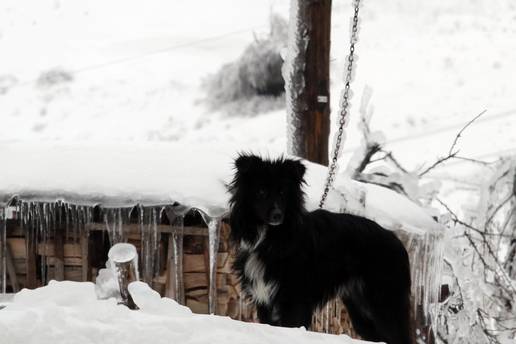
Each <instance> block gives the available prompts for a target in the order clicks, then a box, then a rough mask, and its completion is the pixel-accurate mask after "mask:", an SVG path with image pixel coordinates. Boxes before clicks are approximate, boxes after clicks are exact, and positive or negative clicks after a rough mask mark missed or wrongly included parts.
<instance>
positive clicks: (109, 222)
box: [104, 208, 127, 246]
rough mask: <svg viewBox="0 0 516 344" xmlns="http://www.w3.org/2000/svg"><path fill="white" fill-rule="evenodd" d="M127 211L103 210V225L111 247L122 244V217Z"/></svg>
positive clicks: (123, 237)
mask: <svg viewBox="0 0 516 344" xmlns="http://www.w3.org/2000/svg"><path fill="white" fill-rule="evenodd" d="M126 211H127V209H122V208H108V209H104V223H105V224H106V231H107V233H108V236H109V242H110V243H111V245H112V246H114V245H116V244H118V243H121V242H124V241H125V240H126V238H125V236H124V216H123V215H122V213H124V214H125V212H126Z"/></svg>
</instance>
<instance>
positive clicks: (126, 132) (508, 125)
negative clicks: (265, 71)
mask: <svg viewBox="0 0 516 344" xmlns="http://www.w3.org/2000/svg"><path fill="white" fill-rule="evenodd" d="M288 7H289V1H288V0H270V1H268V2H267V4H264V3H263V2H259V1H258V2H257V1H251V0H243V1H238V2H234V1H217V2H216V3H213V2H206V1H199V0H196V1H162V0H152V1H147V2H145V5H144V6H143V5H142V4H141V3H138V2H126V1H110V2H108V3H106V2H103V1H99V0H97V1H92V2H88V3H83V2H68V1H67V2H64V1H59V0H44V1H37V2H36V1H24V2H23V3H20V2H19V1H14V0H7V1H3V2H2V4H1V5H0V50H1V51H2V53H1V54H0V89H1V91H0V112H1V115H2V126H1V127H0V140H1V141H4V142H5V141H19V140H59V141H89V142H90V141H101V142H102V141H105V140H109V141H111V140H117V141H127V140H130V141H167V142H175V143H179V144H188V143H190V142H199V141H202V142H207V143H209V144H210V145H213V146H217V145H223V146H228V147H233V148H234V149H235V150H239V149H243V148H249V147H253V146H256V145H261V146H263V145H267V146H269V149H271V150H273V151H284V149H285V147H284V146H285V138H284V134H285V122H284V121H285V115H284V112H283V111H275V112H272V113H266V114H263V115H261V116H257V117H255V118H253V119H248V118H245V119H235V118H229V119H228V118H226V117H225V116H224V115H223V114H218V113H208V111H207V109H206V107H205V106H204V105H203V103H202V102H201V101H200V100H201V99H202V98H203V97H204V95H203V91H202V90H201V88H200V85H201V83H202V80H203V79H204V78H205V77H206V76H207V75H208V74H212V73H215V72H216V71H217V70H218V68H219V67H220V66H221V65H222V64H223V63H226V62H229V61H232V60H234V59H235V58H237V57H238V56H239V55H240V53H241V52H242V51H243V49H244V47H245V46H246V45H247V44H248V43H249V42H251V41H252V40H253V39H254V38H253V35H254V34H256V35H260V34H261V33H264V32H266V31H267V29H268V20H269V19H268V18H269V13H270V11H274V12H275V13H279V14H280V15H283V16H285V17H287V16H288ZM214 14H216V15H214ZM350 14H351V4H350V3H349V2H347V1H343V2H336V3H335V4H334V18H333V37H332V41H333V46H332V57H333V58H334V59H333V61H332V78H333V82H332V92H333V93H332V103H333V104H334V105H333V109H334V110H335V109H336V108H337V105H336V104H337V102H338V94H339V92H340V89H341V75H342V68H343V65H344V64H343V59H344V58H345V51H346V49H347V41H348V38H347V37H348V23H349V16H350ZM515 16H516V4H515V3H513V2H511V1H494V2H493V1H488V0H458V1H453V2H450V1H445V0H439V1H433V2H431V3H424V4H423V3H421V2H420V1H415V0H386V1H381V2H364V4H363V8H362V26H361V32H360V34H361V38H360V42H359V46H358V47H357V49H358V55H359V63H358V69H357V77H356V84H355V86H354V91H355V103H356V102H358V98H359V96H360V94H361V92H362V89H363V87H364V85H370V86H371V88H372V89H373V92H374V94H373V101H372V102H373V104H374V106H375V109H376V111H375V115H374V117H373V121H372V127H373V129H380V130H383V131H384V132H385V133H386V135H387V140H388V142H389V146H388V148H390V149H392V150H394V151H395V152H396V153H397V154H398V155H399V157H400V159H401V160H402V162H404V163H406V164H407V166H408V167H410V168H415V167H417V166H419V165H420V164H422V163H425V162H429V161H432V160H433V159H434V158H435V157H437V156H439V155H441V154H443V153H444V152H445V151H447V149H448V147H449V144H450V142H451V141H452V140H453V137H454V135H455V133H456V132H457V131H458V130H459V129H460V127H461V126H462V125H463V124H464V123H465V122H466V121H467V120H469V119H471V118H472V117H473V116H474V115H476V114H478V113H479V112H481V111H482V110H487V113H486V115H485V116H484V117H483V118H481V119H480V120H479V121H478V123H476V124H475V125H474V126H473V127H471V128H470V129H469V130H468V132H467V134H466V135H464V137H463V138H462V141H461V144H460V148H461V154H462V155H465V156H469V157H475V158H486V159H489V158H493V157H495V156H496V155H497V154H499V153H500V152H513V149H514V145H515V143H516V141H515V140H516V139H515V137H514V135H513V132H514V131H515V126H516V124H515V123H516V112H515V111H516V104H515V103H514V97H513V95H514V94H516V89H515V88H516V86H515V84H514V82H513V80H514V76H516V65H515V64H514V61H515V60H516V39H515V37H516V29H515V27H516V26H515V25H514V22H515ZM49 72H53V73H54V74H52V73H49ZM56 75H57V79H56V77H55V76H56ZM52 76H54V79H52ZM59 77H60V78H59ZM56 80H57V81H56ZM59 80H61V81H59ZM356 117H357V116H354V115H353V116H352V122H351V124H350V126H349V128H350V130H349V137H350V139H349V140H348V141H347V145H346V151H347V152H349V151H351V150H353V148H354V147H356V146H357V144H358V140H359V134H358V133H357V132H356V130H355V127H356V125H355V122H356ZM488 137H490V138H488ZM494 137H496V139H493V138H494ZM470 167H471V166H469V165H468V166H467V169H468V170H469V168H470ZM467 173H468V172H467Z"/></svg>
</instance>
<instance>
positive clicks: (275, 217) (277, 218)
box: [270, 209, 283, 225]
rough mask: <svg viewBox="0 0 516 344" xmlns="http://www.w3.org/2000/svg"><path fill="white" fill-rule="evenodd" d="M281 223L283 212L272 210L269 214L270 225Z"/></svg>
mask: <svg viewBox="0 0 516 344" xmlns="http://www.w3.org/2000/svg"><path fill="white" fill-rule="evenodd" d="M282 222H283V212H282V211H281V210H279V209H274V210H273V211H272V212H271V216H270V224H271V225H279V224H281V223H282Z"/></svg>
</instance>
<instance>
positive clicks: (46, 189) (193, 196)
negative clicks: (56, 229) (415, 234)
mask: <svg viewBox="0 0 516 344" xmlns="http://www.w3.org/2000/svg"><path fill="white" fill-rule="evenodd" d="M256 152H258V153H260V152H261V153H262V155H264V156H267V155H271V156H276V155H277V154H274V153H266V152H270V150H266V149H257V150H256ZM237 154H238V152H236V151H233V150H225V149H223V148H220V149H219V150H218V149H217V147H214V146H203V145H196V146H194V145H189V146H184V145H178V144H164V143H160V144H148V143H147V144H128V143H124V144H120V143H111V144H107V143H106V144H90V145H73V144H55V143H48V144H43V143H40V144H38V145H33V144H20V143H16V144H0V155H1V156H2V159H3V160H4V161H7V162H8V165H7V166H8V168H4V169H3V171H2V178H0V200H4V201H6V200H9V199H10V198H12V197H13V196H19V197H20V198H22V199H27V200H29V199H34V200H48V201H55V200H63V201H67V202H70V203H75V204H100V205H102V206H104V207H124V206H133V205H135V204H137V203H139V204H144V205H166V204H173V203H174V202H178V203H181V204H183V205H187V206H189V207H194V208H197V209H199V210H201V211H203V212H204V213H206V214H207V215H209V216H211V217H221V216H223V215H224V214H226V213H227V212H228V198H229V194H228V192H227V187H226V185H227V184H228V183H229V182H230V181H231V179H232V177H233V173H234V170H233V159H234V158H235V157H236V156H237ZM304 163H305V165H306V166H307V174H306V181H307V186H306V190H305V191H306V194H307V207H308V208H309V209H316V208H317V206H318V203H319V199H320V197H321V195H322V190H323V186H324V182H325V179H326V173H327V170H326V167H324V166H321V165H317V164H313V163H309V162H306V161H305V162H304ZM336 188H337V190H338V192H334V193H332V194H330V196H329V199H328V201H327V205H326V207H327V208H328V209H331V210H334V211H347V212H352V213H357V214H359V215H363V216H365V217H369V218H372V219H373V220H376V221H378V222H379V223H381V224H383V225H384V226H385V227H388V228H404V229H406V230H409V231H418V230H428V229H432V228H437V224H436V223H435V221H433V220H432V218H431V217H430V216H429V215H428V214H427V213H426V212H425V211H424V210H423V209H422V208H420V207H419V206H418V205H416V204H415V203H413V202H411V201H410V200H408V199H407V198H405V197H403V196H401V195H399V194H397V193H395V192H393V191H391V190H388V189H385V188H383V187H380V186H376V185H370V184H363V183H359V182H356V181H352V180H349V179H347V178H345V177H343V176H338V178H337V181H336ZM361 194H363V195H364V196H365V206H364V205H363V204H360V202H358V201H357V199H358V198H359V197H362V196H360V195H361Z"/></svg>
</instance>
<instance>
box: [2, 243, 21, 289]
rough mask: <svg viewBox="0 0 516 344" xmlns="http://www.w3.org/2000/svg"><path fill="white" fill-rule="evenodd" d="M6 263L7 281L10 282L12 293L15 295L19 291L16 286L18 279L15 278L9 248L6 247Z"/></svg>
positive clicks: (18, 287) (17, 285)
mask: <svg viewBox="0 0 516 344" xmlns="http://www.w3.org/2000/svg"><path fill="white" fill-rule="evenodd" d="M5 254H6V261H7V274H8V275H9V281H10V282H11V287H12V288H13V293H17V292H18V291H19V290H20V285H19V284H18V278H17V277H16V269H15V267H14V259H13V256H12V254H11V248H10V247H9V245H7V250H6V252H5Z"/></svg>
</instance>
